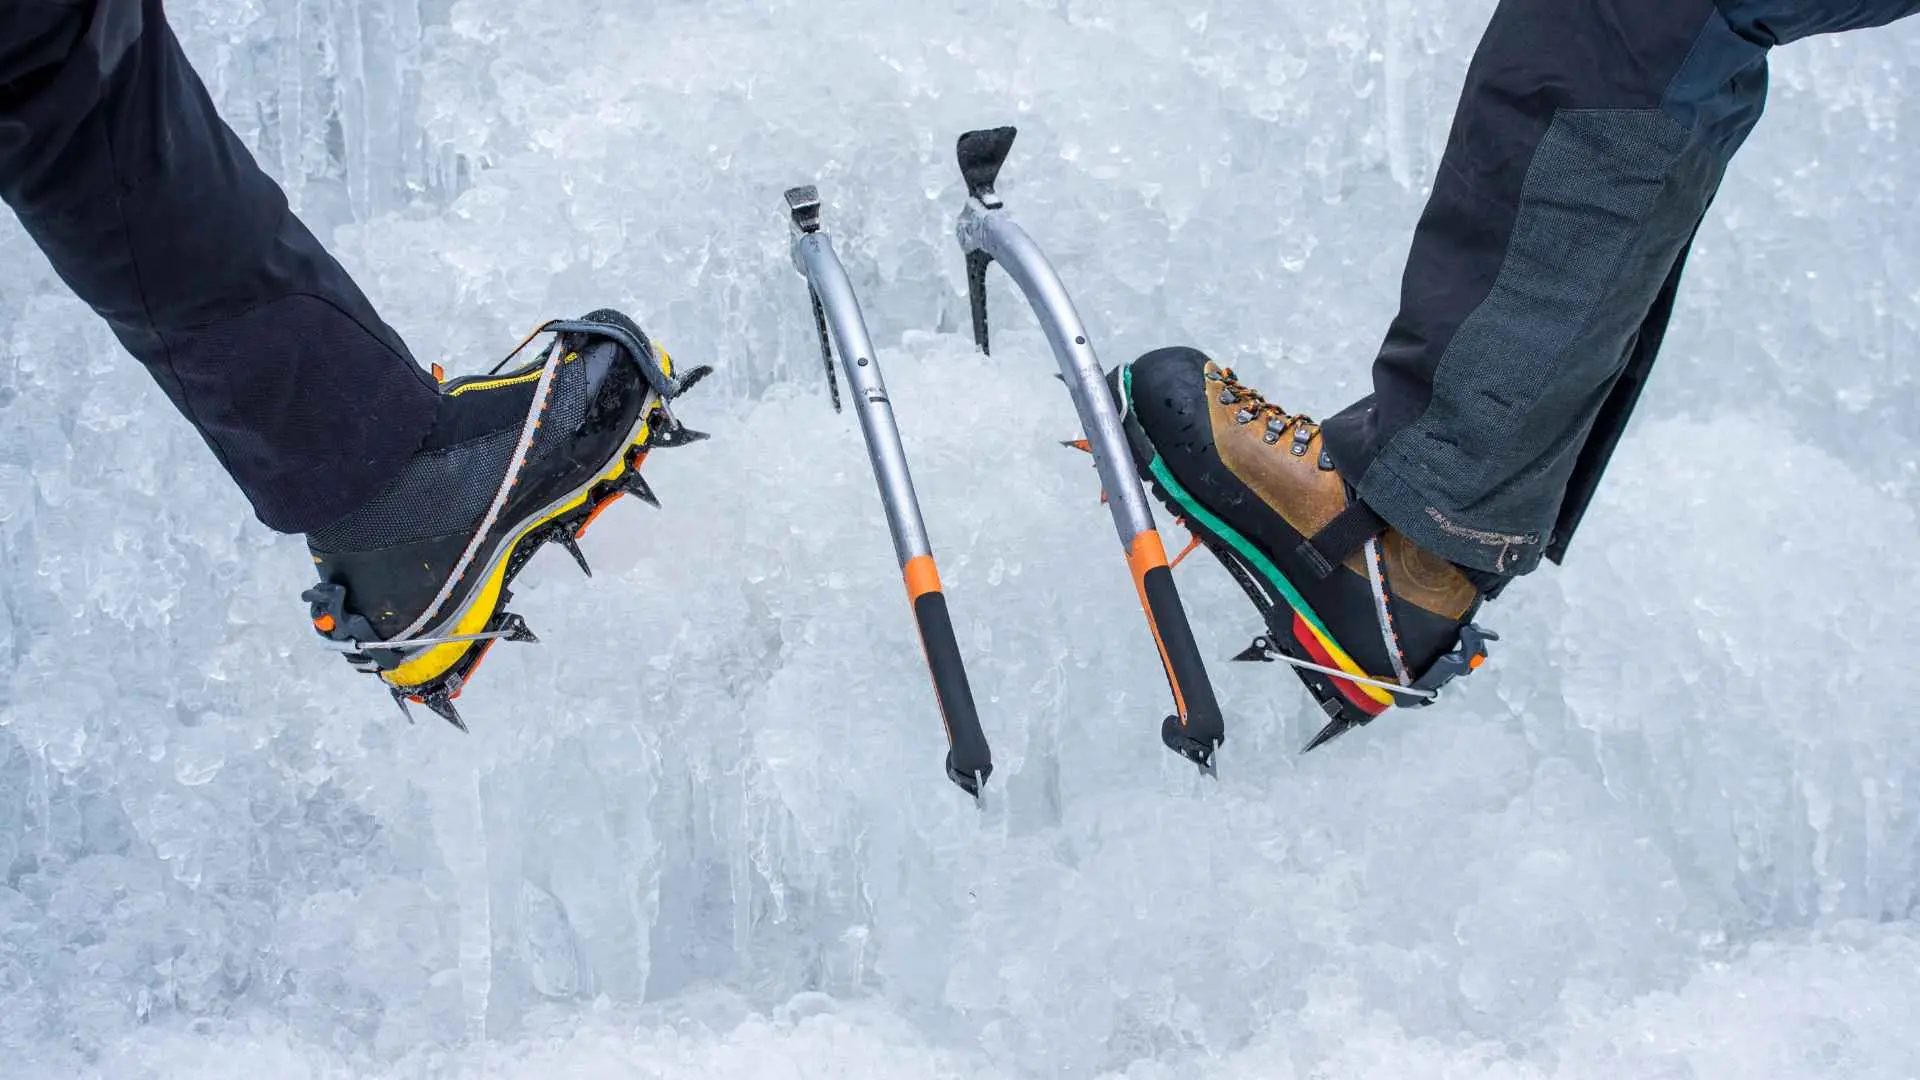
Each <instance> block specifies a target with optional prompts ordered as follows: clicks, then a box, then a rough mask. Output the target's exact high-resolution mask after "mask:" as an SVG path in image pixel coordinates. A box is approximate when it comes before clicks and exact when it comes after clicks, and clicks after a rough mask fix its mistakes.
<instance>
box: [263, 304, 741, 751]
mask: <svg viewBox="0 0 1920 1080" xmlns="http://www.w3.org/2000/svg"><path fill="white" fill-rule="evenodd" d="M543 333H551V334H553V338H552V340H551V341H550V342H549V343H548V345H547V346H546V348H545V349H544V350H543V351H542V352H541V353H540V354H539V355H538V357H537V358H536V359H534V360H533V361H532V362H530V363H528V364H525V365H523V366H522V367H519V368H517V369H514V370H511V371H507V372H505V373H501V368H504V367H506V365H507V364H508V363H509V362H511V361H512V360H513V358H514V357H515V356H518V355H520V353H522V352H523V351H524V350H525V349H526V348H527V346H528V345H530V344H531V343H532V342H533V341H534V339H535V338H537V337H539V336H540V335H541V334H543ZM710 372H711V369H710V368H707V367H704V366H703V367H698V368H695V369H693V370H691V371H688V372H686V373H685V374H683V375H676V374H675V373H674V370H673V363H672V360H671V358H670V357H668V356H667V354H666V353H665V351H663V350H659V349H657V348H655V346H654V345H653V343H652V342H650V341H649V340H648V339H647V338H646V336H645V334H643V333H642V332H641V331H640V330H639V328H638V327H637V326H635V325H634V324H633V323H632V322H631V321H630V320H628V319H626V318H625V316H622V315H620V314H619V313H617V312H611V311H600V312H594V313H593V314H591V315H588V316H587V317H585V318H584V319H581V320H577V321H561V320H556V321H553V322H549V323H547V324H545V325H543V326H541V327H540V328H539V329H538V330H536V331H535V332H534V333H533V334H532V335H530V336H529V337H528V338H527V339H526V341H523V342H522V343H521V344H520V347H519V348H517V349H515V350H514V352H513V353H512V354H510V355H509V356H508V357H507V358H506V359H505V360H502V361H501V362H500V364H499V365H496V366H495V368H494V370H493V372H490V373H489V374H488V375H485V376H479V377H475V378H468V379H460V380H456V381H453V382H449V383H444V384H443V386H442V389H441V392H442V395H443V398H444V399H445V400H447V401H448V402H450V403H452V406H451V407H455V408H467V409H470V410H474V411H477V412H481V413H485V414H488V416H489V417H497V416H498V415H500V414H503V413H506V414H510V416H509V422H508V423H507V424H506V425H505V426H502V427H498V428H497V429H489V428H487V427H486V426H485V422H482V423H480V424H479V425H478V427H477V430H478V434H477V435H474V436H473V437H470V438H464V439H463V441H459V442H458V443H456V444H454V445H450V446H448V447H444V448H438V449H435V448H431V447H430V448H429V449H425V450H423V451H422V452H421V454H420V455H418V456H417V457H416V460H415V465H414V466H410V469H409V472H408V473H406V474H403V475H402V476H401V477H399V478H397V479H396V480H395V481H394V482H393V484H392V485H390V487H389V488H388V489H387V490H386V491H384V492H383V493H382V494H381V495H380V496H378V497H376V499H375V502H374V504H372V505H370V506H369V508H367V509H366V510H364V511H361V512H360V513H359V514H358V515H356V518H355V520H351V521H347V522H343V523H340V524H338V525H336V526H330V527H329V528H328V529H327V530H323V531H322V532H320V533H314V534H309V537H308V544H309V547H310V548H311V549H312V550H313V553H314V562H315V564H316V566H317V567H318V568H319V571H320V576H321V581H320V582H319V583H318V584H317V585H315V586H314V587H312V588H310V589H308V590H307V591H306V592H305V593H304V594H302V597H301V598H302V599H303V600H305V601H306V602H307V603H308V604H309V607H310V616H311V618H312V622H313V627H314V630H315V631H316V632H317V633H318V634H319V635H320V636H321V638H322V640H323V641H324V642H325V644H326V645H327V647H328V648H330V649H332V650H334V651H336V652H339V653H340V654H342V655H343V656H345V658H346V659H347V661H348V663H349V664H351V665H352V666H353V668H354V669H355V670H358V671H362V672H366V673H368V674H372V675H375V676H376V677H378V678H379V679H380V680H381V682H382V683H384V684H385V686H386V687H387V689H388V691H389V692H390V693H391V694H392V696H393V700H394V701H395V702H396V703H398V705H399V707H400V710H401V712H402V713H404V714H406V715H407V717H408V719H409V720H411V719H412V713H411V710H410V709H409V708H408V705H409V703H412V704H418V705H424V706H425V707H426V708H427V709H428V710H429V711H431V712H432V713H434V714H435V715H436V716H439V717H441V718H442V719H444V720H446V721H447V722H448V723H450V724H452V725H453V726H455V727H457V728H459V729H460V730H462V731H465V730H467V725H466V723H465V721H464V720H463V719H462V718H461V716H460V713H459V711H458V709H456V708H455V706H454V701H455V700H456V699H457V698H459V697H460V695H461V692H462V691H463V690H465V689H466V688H467V687H468V686H469V685H470V684H471V683H472V680H473V677H474V674H475V672H476V670H477V669H478V668H479V666H480V664H481V663H482V661H484V660H485V659H486V656H487V653H488V651H489V650H490V649H491V648H492V647H493V645H494V644H495V643H496V642H500V641H509V642H537V641H538V640H539V639H538V638H537V637H536V636H535V635H534V633H533V631H532V630H531V629H529V628H528V626H527V624H526V620H524V619H523V618H522V617H521V616H519V615H518V614H515V613H514V612H511V611H509V610H507V605H508V604H509V603H510V602H511V601H512V599H513V591H512V585H513V582H514V579H515V578H516V577H517V576H518V575H519V573H520V571H521V570H522V569H523V568H524V567H525V566H526V565H527V563H528V561H529V560H530V559H532V557H533V556H534V554H535V553H536V552H538V551H539V550H540V549H541V548H542V547H544V546H546V545H547V544H555V545H558V546H559V547H561V548H562V549H564V550H565V551H566V552H567V554H568V555H570V556H571V557H572V559H573V561H574V562H575V563H576V564H577V565H578V566H579V567H580V569H581V570H582V572H584V573H586V574H587V575H589V576H591V575H592V572H593V571H592V569H591V567H590V566H589V565H588V563H587V558H586V554H585V552H584V551H583V550H582V548H581V545H580V540H581V538H582V537H584V536H585V535H586V533H587V530H588V529H589V528H590V527H591V526H592V525H593V523H594V521H595V520H597V519H598V518H599V516H600V515H601V514H602V513H604V512H605V511H606V510H607V508H608V507H609V506H611V505H612V504H613V503H614V502H616V501H617V500H618V499H619V498H620V497H621V496H623V495H632V496H634V497H635V498H637V499H639V500H640V501H641V502H644V503H646V504H648V505H650V506H654V507H658V506H659V505H660V500H659V499H658V498H657V497H656V496H655V495H654V493H653V490H652V488H651V487H650V486H649V485H648V484H647V481H646V480H645V478H644V477H643V475H642V466H643V465H645V463H646V462H647V459H648V457H649V455H650V454H651V453H652V452H653V451H655V450H664V449H673V448H678V447H682V446H686V445H687V444H689V443H692V442H696V441H698V440H701V439H704V438H706V437H707V436H706V435H705V434H703V433H701V432H697V431H694V430H692V429H690V428H688V427H686V426H685V425H684V424H682V423H681V422H680V420H679V419H678V418H677V417H676V416H675V415H674V413H673V409H672V405H673V402H674V401H675V399H677V398H678V397H679V396H680V395H681V394H683V393H685V392H686V391H687V390H688V389H690V388H691V387H692V386H693V385H694V384H696V383H698V382H699V381H700V380H701V379H702V378H704V377H705V376H706V375H708V374H710ZM436 374H438V372H437V371H436ZM488 422H490V421H488ZM464 423H465V426H466V428H468V429H476V423H475V422H473V421H464ZM465 434H468V435H472V434H473V432H472V430H469V431H468V432H466V433H465ZM461 455H464V457H462V456H461ZM469 462H485V464H484V465H474V466H473V467H470V468H469V467H464V466H463V463H469ZM500 463H504V465H505V469H504V471H502V470H501V469H500ZM461 484H466V485H468V490H467V493H466V495H465V496H462V495H461V494H460V493H459V491H458V490H457V489H458V488H459V487H460V485H461ZM475 484H477V485H478V488H477V490H476V489H474V487H473V485H475ZM463 497H464V498H465V499H466V500H467V504H468V505H469V506H471V507H483V508H484V513H482V514H479V515H477V516H469V517H465V518H464V519H463V520H461V527H459V528H457V529H446V528H445V527H444V526H445V525H446V524H447V523H448V522H450V521H453V520H456V519H458V518H459V515H458V514H457V512H456V511H453V510H445V509H431V508H427V507H423V506H422V505H421V504H423V503H434V502H436V500H445V501H447V502H457V501H459V500H460V499H461V498H463ZM482 500H484V502H483V501H482ZM422 518H424V519H427V520H428V523H427V524H420V523H419V520H420V519H422ZM396 530H398V531H397V532H396ZM422 534H425V535H422Z"/></svg>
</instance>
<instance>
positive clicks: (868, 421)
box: [787, 185, 993, 798]
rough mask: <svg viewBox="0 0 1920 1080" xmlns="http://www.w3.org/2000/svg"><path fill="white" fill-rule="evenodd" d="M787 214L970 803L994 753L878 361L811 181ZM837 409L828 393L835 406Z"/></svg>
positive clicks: (794, 196)
mask: <svg viewBox="0 0 1920 1080" xmlns="http://www.w3.org/2000/svg"><path fill="white" fill-rule="evenodd" d="M787 211H788V213H789V215H790V217H791V219H792V254H793V267H794V269H796V270H798V271H800V274H801V276H802V277H805V278H806V279H807V291H808V294H809V296H810V298H811V299H812V301H813V313H814V319H815V324H816V326H817V327H818V329H819V331H820V350H821V355H822V356H823V357H825V358H826V362H827V381H828V385H829V386H831V385H832V383H833V354H834V352H836V351H837V352H839V354H840V366H841V368H842V370H843V371H845V373H846V376H847V392H848V394H849V396H850V397H851V398H852V400H853V410H854V413H855V415H857V416H859V418H860V431H861V433H862V434H863V435H864V436H865V437H866V441H867V457H868V458H870V459H871V460H872V462H873V477H874V480H875V481H877V482H878V483H879V485H880V502H881V504H882V505H883V506H884V507H885V508H886V512H887V527H888V528H889V529H890V530H891V531H892V533H893V551H894V555H895V556H896V557H897V558H898V559H899V561H900V572H901V575H902V576H903V577H904V578H905V579H906V583H907V600H908V602H909V603H911V604H912V605H913V618H914V622H915V623H916V624H917V625H918V626H919V629H920V645H921V648H922V650H923V651H924V652H925V654H926V658H927V668H928V670H929V671H930V672H931V673H932V676H933V691H934V697H935V698H936V699H937V700H938V702H939V705H940V715H941V718H942V719H943V720H944V722H945V724H946V729H947V777H948V778H949V779H951V780H952V781H953V782H954V783H956V784H958V785H960V787H961V788H962V789H963V790H965V791H966V792H967V794H969V795H973V796H975V797H976V798H977V797H978V796H979V795H980V789H981V788H982V787H983V786H984V785H985V784H986V782H987V777H988V776H989V775H991V774H992V773H993V755H992V752H991V751H990V750H989V749H988V747H987V736H986V733H985V732H983V731H981V729H980V716H979V713H978V711H977V710H976V709H975V708H974V704H973V690H972V688H971V687H970V686H969V685H968V683H967V671H966V667H965V665H963V664H962V663H961V661H960V646H959V643H958V642H957V641H956V640H955V638H954V634H953V621H952V619H951V618H950V617H949V615H948V613H947V597H946V593H945V592H943V591H942V590H941V588H940V571H939V569H938V568H937V567H936V566H935V565H934V561H933V547H932V545H931V543H930V542H929V541H928V540H927V527H926V524H925V523H924V522H923V521H922V520H921V518H920V502H919V500H918V499H916V498H915V497H914V494H913V477H912V475H911V474H910V473H908V471H907V453H906V450H905V449H903V448H902V447H901V445H900V428H899V425H898V424H896V423H895V422H894V419H893V404H892V402H890V401H889V400H888V398H887V387H886V384H885V383H884V382H882V381H881V379H880V362H879V359H878V358H877V357H876V356H875V354H874V349H873V342H872V340H871V339H870V338H868V336H867V322H866V319H865V318H864V317H863V316H862V315H861V314H860V301H859V300H858V299H857V298H856V297H855V296H854V292H853V284H852V283H851V282H850V281H848V280H847V271H846V269H845V268H844V267H842V266H841V265H840V257H839V256H838V255H836V254H835V253H834V250H833V241H832V240H831V239H829V238H828V236H827V234H826V233H824V232H822V231H821V229H820V193H819V192H818V191H817V190H815V189H814V188H813V187H812V186H811V185H809V186H807V187H797V188H793V189H792V190H790V191H788V192H787ZM839 407H840V399H839V393H838V390H837V389H836V390H835V392H834V408H835V409H836V410H837V409H838V408H839Z"/></svg>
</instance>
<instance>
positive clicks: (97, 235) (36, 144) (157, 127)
mask: <svg viewBox="0 0 1920 1080" xmlns="http://www.w3.org/2000/svg"><path fill="white" fill-rule="evenodd" d="M0 197H4V198H5V200H6V202H7V205H9V206H11V207H12V208H13V211H14V213H16V214H17V215H19V217H20V221H21V223H22V224H23V225H24V226H25V227H26V230H27V232H28V233H30V234H31V235H32V236H33V238H34V240H35V241H36V242H38V243H39V245H40V247H41V249H42V250H43V251H45V252H46V254H47V257H48V258H49V259H50V260H51V261H52V263H53V267H54V269H55V270H57V271H58V272H59V274H60V276H61V277H62V278H63V279H64V280H65V281H66V283H67V284H68V285H69V286H71V287H72V289H73V291H74V292H75V293H77V294H78V295H79V296H80V298H81V299H83V300H85V301H86V302H87V303H89V304H91V305H92V306H93V308H94V310H96V311H98V312H99V313H100V315H101V316H102V317H103V318H105V319H106V320H107V322H108V324H109V325H111V326H112V327H113V331H114V333H115V334H117V335H118V336H119V338H120V341H121V342H122V343H123V344H124V345H125V346H126V348H127V350H128V351H129V352H131V353H132V354H133V355H134V357H136V358H137V359H138V360H139V361H140V362H141V363H142V364H144V365H145V366H146V368H147V370H148V371H149V372H151V373H152V375H153V377H154V379H155V380H156V381H157V382H159V384H160V386H161V387H162V388H163V389H164V390H165V391H166V394H167V396H168V397H169V398H171V399H172V401H173V403H174V404H175V405H176V406H178V407H179V409H180V411H181V412H182V413H184V414H185V415H186V417H187V419H188V420H190V421H191V422H192V423H193V425H194V426H195V427H196V428H198V429H199V431H200V434H201V435H202V436H204V437H205V439H206V441H207V444H208V445H209V446H211V447H212V448H213V452H214V454H215V455H216V456H217V457H218V458H219V459H220V463H221V464H222V465H224V466H226V468H227V471H228V472H230V473H231V474H232V475H233V478H234V480H235V481H236V482H237V483H238V484H239V486H240V488H241V490H242V491H244V492H245V493H246V496H247V498H248V499H249V500H251V501H252V503H253V506H254V510H255V512H256V513H257V514H258V515H259V517H260V520H261V521H263V522H265V523H266V524H267V525H268V526H270V527H271V528H274V529H278V530H280V531H283V532H306V531H309V530H311V529H314V528H317V527H319V526H321V525H323V524H326V523H327V522H330V521H332V520H334V519H336V518H338V517H340V516H341V515H343V514H345V513H346V512H348V511H350V510H352V509H354V508H356V507H358V506H359V505H360V504H361V503H362V502H364V501H365V500H366V499H367V498H368V497H369V496H371V495H372V494H373V492H374V491H376V490H377V489H378V488H379V487H380V486H381V484H383V483H384V482H385V481H386V480H388V479H389V478H390V477H392V476H393V475H394V474H395V473H396V472H398V470H399V467H400V464H401V463H402V462H404V461H405V460H406V459H407V458H408V457H409V456H411V455H412V453H413V452H414V450H415V449H417V448H418V447H419V445H420V443H421V440H422V439H423V438H424V436H425V435H426V433H427V430H428V428H429V427H430V426H431V425H432V422H433V418H434V411H435V408H436V402H437V399H438V392H437V390H436V388H435V384H434V381H433V379H432V377H431V376H430V375H428V374H427V373H425V372H423V371H421V370H420V368H419V366H418V365H417V364H415V363H414V362H413V360H412V358H411V357H410V356H409V355H408V353H407V349H406V346H405V345H404V344H402V343H401V341H400V339H399V337H398V336H397V335H395V334H394V332H393V331H392V330H391V329H389V328H388V327H387V326H386V324H385V323H383V322H381V320H380V317H379V316H378V315H376V314H375V313H374V310H373V306H372V305H371V304H369V303H368V302H367V298H366V297H365V296H363V295H361V293H360V290H359V289H358V288H357V287H356V286H355V285H354V283H353V281H352V279H350V278H349V277H348V276H347V274H346V271H344V270H342V269H341V268H340V265H339V264H338V263H336V262H335V261H334V260H333V258H332V257H331V256H329V255H328V254H327V252H326V250H325V249H324V248H322V247H321V245H320V243H319V241H317V240H315V239H314V237H313V235H312V234H311V233H309V232H308V231H307V229H306V227H305V226H303V225H302V224H301V223H300V221H299V219H297V218H296V217H294V215H293V214H292V212H291V211H289V210H288V208H287V201H286V197H285V195H284V194H283V193H282V192H281V190H280V188H279V187H278V186H277V185H276V184H275V183H274V182H273V180H272V179H270V178H269V177H268V176H267V175H266V174H265V173H263V172H261V171H260V168H259V167H258V166H257V165H256V164H255V163H254V160H253V158H252V156H251V155H250V154H248V153H247V150H246V148H245V147H244V146H242V145H241V144H240V141H239V139H237V138H236V137H235V136H234V134H233V133H232V132H231V131H230V130H228V128H227V126H226V124H225V123H223V122H222V121H221V119H220V117H219V116H218V114H216V113H215V112H214V108H213V103H212V101H211V100H210V99H209V98H208V96H207V92H206V89H205V88H204V87H203V86H202V85H201V83H200V80H199V78H198V77H197V76H196V75H195V74H194V72H193V70H192V68H190V67H189V66H188V64H187V61H186V58H185V56H184V55H182V53H181V51H180V46H179V43H178V42H177V41H176V40H175V39H174V36H173V33H172V31H171V30H170V29H169V28H168V27H167V25H166V20H165V18H164V16H163V14H162V11H161V5H160V3H159V0H71V2H65V3H61V2H53V0H0Z"/></svg>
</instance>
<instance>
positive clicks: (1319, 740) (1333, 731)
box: [1300, 718, 1360, 754]
mask: <svg viewBox="0 0 1920 1080" xmlns="http://www.w3.org/2000/svg"><path fill="white" fill-rule="evenodd" d="M1359 726H1360V725H1359V724H1358V723H1357V722H1355V721H1352V720H1347V719H1344V718H1342V719H1339V720H1329V721H1328V722H1327V726H1326V727H1323V728H1321V729H1320V731H1319V733H1318V734H1316V735H1315V736H1314V737H1313V738H1311V739H1308V740H1307V745H1305V746H1303V747H1301V748H1300V752H1301V753H1303V754H1308V753H1312V752H1313V751H1315V750H1317V749H1319V748H1320V747H1322V746H1325V745H1327V744H1328V743H1330V742H1332V741H1333V740H1335V739H1337V738H1339V737H1340V736H1342V735H1345V734H1346V733H1347V732H1349V731H1352V730H1353V729H1354V728H1357V727H1359Z"/></svg>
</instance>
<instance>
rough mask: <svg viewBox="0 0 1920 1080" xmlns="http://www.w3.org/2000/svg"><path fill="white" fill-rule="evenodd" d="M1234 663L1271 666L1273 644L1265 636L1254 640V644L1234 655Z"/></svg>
mask: <svg viewBox="0 0 1920 1080" xmlns="http://www.w3.org/2000/svg"><path fill="white" fill-rule="evenodd" d="M1233 662H1234V663H1237V664H1271V663H1273V643H1272V642H1271V641H1268V640H1267V639H1266V637H1265V636H1264V635H1263V636H1261V637H1257V638H1254V639H1253V644H1251V645H1249V646H1247V647H1246V648H1244V649H1241V650H1240V651H1239V652H1237V653H1235V654H1233Z"/></svg>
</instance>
